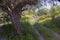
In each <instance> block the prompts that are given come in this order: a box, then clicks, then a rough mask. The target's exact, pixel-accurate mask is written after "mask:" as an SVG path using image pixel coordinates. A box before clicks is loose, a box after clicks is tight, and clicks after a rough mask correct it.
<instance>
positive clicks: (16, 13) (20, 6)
mask: <svg viewBox="0 0 60 40" xmlns="http://www.w3.org/2000/svg"><path fill="white" fill-rule="evenodd" d="M27 4H28V5H30V6H31V5H35V4H37V0H0V8H2V10H3V11H4V12H6V13H7V14H8V16H10V20H11V22H12V24H13V25H14V27H15V29H16V31H17V33H18V34H19V35H22V34H23V31H22V27H21V21H20V20H21V14H22V11H24V10H25V9H27V7H26V8H25V6H26V5H27Z"/></svg>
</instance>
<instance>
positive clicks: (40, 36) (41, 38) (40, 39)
mask: <svg viewBox="0 0 60 40" xmlns="http://www.w3.org/2000/svg"><path fill="white" fill-rule="evenodd" d="M32 28H33V29H34V30H35V32H36V34H37V35H38V37H39V40H45V39H44V37H43V36H42V35H41V34H40V32H39V31H38V29H36V28H35V27H32Z"/></svg>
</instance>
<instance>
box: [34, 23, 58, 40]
mask: <svg viewBox="0 0 60 40" xmlns="http://www.w3.org/2000/svg"><path fill="white" fill-rule="evenodd" d="M34 26H35V27H36V28H37V29H38V30H39V31H40V33H41V34H42V35H43V37H44V38H45V40H57V39H56V37H55V36H54V35H53V34H52V33H51V31H50V30H48V29H46V28H44V27H43V26H41V25H40V23H36V24H35V25H34Z"/></svg>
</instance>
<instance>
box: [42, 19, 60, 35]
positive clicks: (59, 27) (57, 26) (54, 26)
mask: <svg viewBox="0 0 60 40" xmlns="http://www.w3.org/2000/svg"><path fill="white" fill-rule="evenodd" d="M43 25H44V26H46V27H47V28H50V29H51V30H54V31H55V32H57V33H59V34H60V19H59V18H55V19H54V20H53V21H50V22H48V21H45V22H43Z"/></svg>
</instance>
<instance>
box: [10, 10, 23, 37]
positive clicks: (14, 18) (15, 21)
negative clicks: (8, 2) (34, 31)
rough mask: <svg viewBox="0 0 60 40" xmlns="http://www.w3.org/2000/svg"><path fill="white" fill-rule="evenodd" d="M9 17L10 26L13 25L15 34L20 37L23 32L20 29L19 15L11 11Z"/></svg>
mask: <svg viewBox="0 0 60 40" xmlns="http://www.w3.org/2000/svg"><path fill="white" fill-rule="evenodd" d="M9 15H10V20H11V22H12V24H13V25H14V27H15V29H16V31H17V33H18V34H19V35H20V36H22V35H23V31H22V27H21V23H20V20H21V13H20V14H19V12H18V11H15V10H14V11H12V12H11V13H9Z"/></svg>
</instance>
